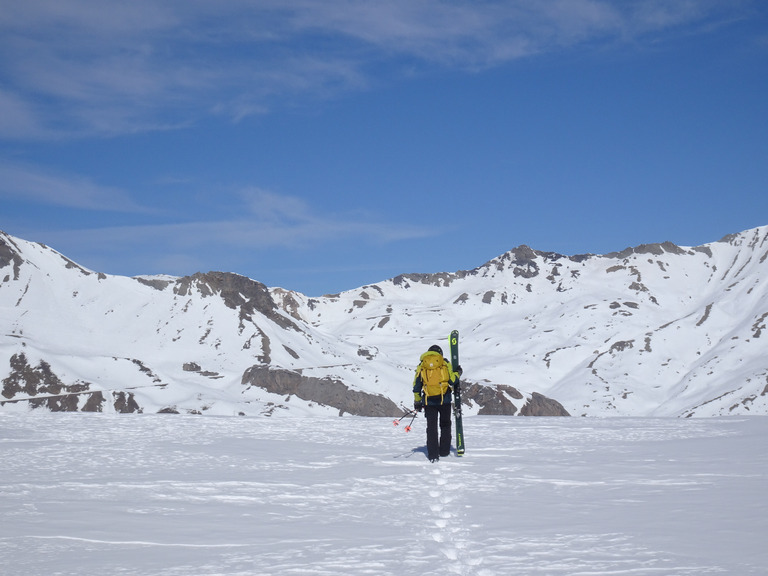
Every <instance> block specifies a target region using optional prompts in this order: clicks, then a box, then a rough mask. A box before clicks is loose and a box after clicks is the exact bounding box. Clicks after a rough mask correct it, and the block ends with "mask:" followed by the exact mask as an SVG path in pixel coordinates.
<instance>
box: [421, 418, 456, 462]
mask: <svg viewBox="0 0 768 576" xmlns="http://www.w3.org/2000/svg"><path fill="white" fill-rule="evenodd" d="M424 414H425V416H426V417H427V458H429V459H430V460H436V459H437V458H438V457H439V456H448V455H450V453H451V405H450V404H441V405H440V406H429V405H427V406H424ZM438 423H439V425H440V429H439V434H438Z"/></svg>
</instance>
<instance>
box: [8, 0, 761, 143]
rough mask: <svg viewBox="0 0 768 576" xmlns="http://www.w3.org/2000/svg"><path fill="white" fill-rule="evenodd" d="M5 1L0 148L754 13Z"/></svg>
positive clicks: (516, 3) (721, 4) (641, 4)
mask: <svg viewBox="0 0 768 576" xmlns="http://www.w3.org/2000/svg"><path fill="white" fill-rule="evenodd" d="M2 4H3V7H2V10H0V52H2V54H5V56H4V57H3V58H1V59H0V75H2V77H3V78H5V80H6V88H5V89H4V91H3V93H0V117H2V118H6V120H4V121H0V138H5V139H20V138H25V137H26V138H54V137H62V136H72V135H78V134H79V135H82V134H86V135H93V134H122V133H130V132H137V131H146V130H158V129H168V128H174V127H178V126H183V125H185V124H187V123H189V122H194V121H195V120H196V119H198V118H200V117H202V116H205V115H207V114H211V113H217V114H225V115H227V116H228V117H230V118H231V119H233V120H235V121H237V120H241V119H243V118H245V117H247V116H249V115H252V114H261V113H264V112H265V111H267V110H269V109H270V107H271V106H275V105H277V102H279V101H283V100H285V99H286V98H288V99H291V98H301V97H304V96H306V95H311V96H312V97H318V96H320V97H327V96H333V95H334V94H337V93H339V92H344V91H348V90H359V89H362V88H365V87H366V86H367V85H368V84H369V83H370V82H371V81H372V79H373V78H374V77H375V78H380V77H382V70H387V71H388V73H390V74H392V73H395V74H396V73H397V70H398V69H400V68H401V67H402V68H405V67H408V68H409V69H410V68H411V67H412V66H413V65H414V64H416V65H422V66H430V65H439V66H450V67H457V68H461V69H466V70H472V69H480V68H486V67H490V66H497V65H500V64H503V63H505V62H509V61H511V60H515V59H518V58H524V57H527V56H530V55H532V54H539V53H546V52H550V51H554V50H560V49H563V48H567V47H571V46H574V45H578V44H581V43H588V42H615V41H619V42H624V41H629V40H632V41H635V40H637V39H638V38H642V37H644V36H645V35H649V34H651V35H653V34H660V33H663V32H664V31H667V30H670V29H674V28H677V27H685V26H693V25H697V24H700V23H703V22H708V21H712V20H718V19H727V18H732V17H734V14H738V13H740V11H741V10H743V9H744V6H749V5H750V4H751V2H748V1H747V0H743V1H737V2H734V1H733V0H727V1H726V0H696V1H690V0H689V1H683V2H676V3H674V6H670V3H669V2H662V1H660V0H645V1H633V2H611V1H608V0H553V1H552V2H546V3H543V2H536V1H533V0H508V1H486V2H469V1H466V2H461V1H459V2H442V1H439V0H394V1H392V2H386V3H370V2H359V1H353V0H328V1H325V2H315V1H310V0H281V1H277V0H262V1H260V2H256V3H253V2H241V1H236V2H227V3H221V2H216V1H214V0H184V1H182V0H176V1H167V2H159V1H145V2H130V3H126V2H121V1H118V0H28V1H26V2H23V3H22V2H9V1H4V2H2ZM10 55H13V57H11V56H10ZM384 76H386V74H384ZM7 118H13V120H7Z"/></svg>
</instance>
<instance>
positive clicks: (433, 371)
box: [413, 344, 461, 462]
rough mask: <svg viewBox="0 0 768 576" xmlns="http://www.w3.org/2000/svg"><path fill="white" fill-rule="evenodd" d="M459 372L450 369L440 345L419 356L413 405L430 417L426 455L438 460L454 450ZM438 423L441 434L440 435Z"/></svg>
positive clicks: (431, 347) (414, 383)
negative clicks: (453, 416)
mask: <svg viewBox="0 0 768 576" xmlns="http://www.w3.org/2000/svg"><path fill="white" fill-rule="evenodd" d="M460 375H461V367H459V369H458V372H454V371H453V370H452V369H451V365H450V363H449V362H446V360H445V358H443V350H442V348H440V346H438V345H436V344H435V345H434V346H430V347H429V350H427V351H426V352H424V354H422V355H421V357H420V358H419V367H418V368H417V369H416V375H415V376H414V378H413V408H414V409H415V410H416V411H418V412H421V411H422V410H424V415H425V416H426V417H427V458H429V460H430V462H437V461H438V460H439V459H440V457H441V456H442V457H445V456H448V455H449V454H450V453H451V403H452V401H453V387H454V386H456V385H458V383H459V376H460ZM438 423H439V434H438Z"/></svg>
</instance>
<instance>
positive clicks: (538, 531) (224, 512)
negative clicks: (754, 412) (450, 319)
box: [0, 411, 768, 576]
mask: <svg viewBox="0 0 768 576" xmlns="http://www.w3.org/2000/svg"><path fill="white" fill-rule="evenodd" d="M465 433H466V438H467V454H466V455H465V456H464V457H463V458H457V457H456V456H455V455H452V456H451V457H449V458H444V459H442V460H441V461H440V462H439V463H436V464H430V463H429V462H428V461H427V460H426V458H425V455H424V452H423V440H424V421H423V419H422V418H419V419H418V420H417V421H416V422H415V423H414V427H413V431H412V432H410V433H406V432H405V431H404V429H403V426H400V427H394V426H393V425H392V422H391V420H389V419H382V418H356V417H345V418H299V417H297V418H291V417H282V418H265V417H253V418H252V417H242V418H238V417H217V416H184V415H174V416H167V415H122V416H121V415H115V414H50V413H45V412H40V411H38V412H31V413H16V412H0V461H2V475H1V476H0V566H1V567H2V568H1V569H0V572H2V574H3V575H5V576H22V575H23V576H35V575H40V576H43V575H45V576H51V575H62V576H66V575H78V576H87V575H99V576H103V575H105V574H109V575H115V574H131V575H158V576H159V575H164V576H171V575H179V576H182V575H183V576H190V575H257V574H258V575H277V574H281V575H283V574H285V575H305V576H323V575H333V576H335V575H340V574H350V575H356V576H359V575H384V574H386V575H392V574H405V575H409V574H414V575H415V574H419V575H430V574H435V575H436V574H440V575H445V574H462V575H478V576H491V575H507V574H515V575H541V574H547V575H568V576H582V575H616V574H619V575H622V574H626V575H632V576H651V575H653V576H658V575H696V576H700V575H702V574H730V575H734V576H737V575H738V576H742V575H749V574H765V573H766V566H768V548H767V547H766V546H765V540H766V536H767V535H768V499H766V494H765V487H766V485H767V484H766V480H767V479H768V443H766V442H765V438H766V434H768V417H765V416H752V417H730V418H710V419H679V418H677V419H663V418H643V419H638V418H605V419H603V418H590V419H584V418H504V417H482V416H471V417H468V418H465Z"/></svg>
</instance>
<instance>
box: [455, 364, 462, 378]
mask: <svg viewBox="0 0 768 576" xmlns="http://www.w3.org/2000/svg"><path fill="white" fill-rule="evenodd" d="M456 374H458V375H459V376H461V375H462V374H464V370H462V368H461V366H456Z"/></svg>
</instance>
